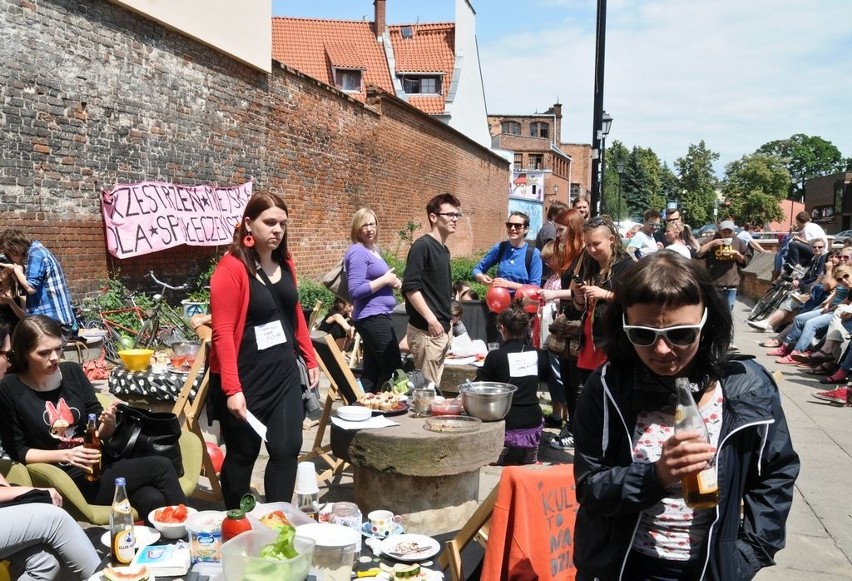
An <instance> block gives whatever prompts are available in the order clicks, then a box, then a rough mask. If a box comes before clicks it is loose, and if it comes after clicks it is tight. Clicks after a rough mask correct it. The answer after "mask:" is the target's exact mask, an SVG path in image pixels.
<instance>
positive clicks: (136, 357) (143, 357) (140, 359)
mask: <svg viewBox="0 0 852 581" xmlns="http://www.w3.org/2000/svg"><path fill="white" fill-rule="evenodd" d="M153 354H154V350H153V349H122V350H121V351H119V352H118V356H119V357H121V361H122V363H124V366H125V367H126V368H127V370H128V371H148V366H150V365H151V355H153Z"/></svg>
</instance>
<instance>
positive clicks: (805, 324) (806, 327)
mask: <svg viewBox="0 0 852 581" xmlns="http://www.w3.org/2000/svg"><path fill="white" fill-rule="evenodd" d="M833 316H834V313H823V312H822V310H821V309H816V310H813V311H808V312H807V313H802V314H800V315H796V318H795V319H793V328H792V329H790V332H789V333H787V338H786V339H785V340H784V343H785V344H787V345H790V344H792V343H795V346H794V347H793V348H794V349H795V350H796V351H805V350H806V349H807V348H808V347H809V346H810V344H811V341H813V340H814V337H816V334H817V332H818V331H820V330H822V329H826V328H827V327H828V324H829V323H830V322H831V318H832V317H833Z"/></svg>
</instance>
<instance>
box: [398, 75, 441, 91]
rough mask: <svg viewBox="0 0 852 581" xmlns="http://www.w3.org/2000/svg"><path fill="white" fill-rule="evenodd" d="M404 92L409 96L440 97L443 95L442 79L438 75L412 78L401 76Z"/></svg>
mask: <svg viewBox="0 0 852 581" xmlns="http://www.w3.org/2000/svg"><path fill="white" fill-rule="evenodd" d="M400 78H401V79H402V90H403V91H405V92H406V93H408V94H409V95H414V94H418V93H419V94H426V95H440V94H441V77H440V76H436V75H430V76H411V75H401V76H400Z"/></svg>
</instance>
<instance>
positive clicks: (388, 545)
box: [381, 534, 441, 563]
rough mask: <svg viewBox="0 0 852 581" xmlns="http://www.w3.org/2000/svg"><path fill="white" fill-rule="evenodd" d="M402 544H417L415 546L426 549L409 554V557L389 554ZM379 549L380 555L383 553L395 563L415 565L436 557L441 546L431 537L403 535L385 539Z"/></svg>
mask: <svg viewBox="0 0 852 581" xmlns="http://www.w3.org/2000/svg"><path fill="white" fill-rule="evenodd" d="M402 543H417V545H419V546H421V547H426V549H425V550H423V551H419V552H417V553H411V554H409V555H402V556H400V555H394V554H391V553H390V551H393V550H394V549H395V548H396V547H397V546H399V545H400V544H402ZM381 549H382V553H384V554H385V555H387V556H388V557H390V558H391V559H395V560H397V561H405V562H407V563H415V562H417V561H425V560H426V559H428V558H429V557H434V556H435V555H437V554H438V553H439V552H440V551H441V545H440V544H439V543H438V541H436V540H435V539H433V538H432V537H427V536H426V535H413V534H403V535H396V536H393V537H388V538H386V539H385V540H384V541H382V544H381Z"/></svg>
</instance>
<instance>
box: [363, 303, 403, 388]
mask: <svg viewBox="0 0 852 581" xmlns="http://www.w3.org/2000/svg"><path fill="white" fill-rule="evenodd" d="M355 329H356V330H357V331H358V334H359V335H361V342H362V343H363V345H364V363H363V369H362V371H361V386H362V387H363V389H364V392H365V393H375V392H377V391H379V390H380V389H381V387H382V384H383V383H384V382H386V381H387V380H389V379H390V377H391V375H392V374H393V372H394V371H395V370H396V369H399V368H401V367H402V355H401V354H400V352H399V340H398V339H397V338H396V332H395V331H394V329H393V323H392V321H391V316H390V315H374V316H372V317H367V318H366V319H361V320H359V321H355Z"/></svg>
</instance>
